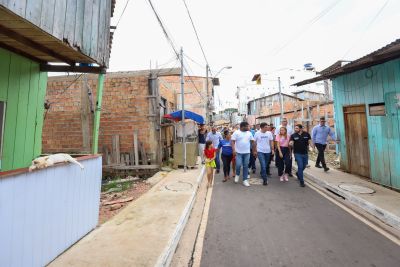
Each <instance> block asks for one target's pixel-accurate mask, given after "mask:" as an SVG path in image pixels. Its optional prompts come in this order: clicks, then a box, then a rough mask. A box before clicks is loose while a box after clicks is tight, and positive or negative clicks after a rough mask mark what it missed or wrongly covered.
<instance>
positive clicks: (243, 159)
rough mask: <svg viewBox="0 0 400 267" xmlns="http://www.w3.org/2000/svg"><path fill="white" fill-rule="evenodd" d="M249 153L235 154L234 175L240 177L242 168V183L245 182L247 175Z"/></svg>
mask: <svg viewBox="0 0 400 267" xmlns="http://www.w3.org/2000/svg"><path fill="white" fill-rule="evenodd" d="M249 160H250V153H246V154H240V153H236V175H238V176H240V168H241V167H243V181H246V180H247V176H248V175H249Z"/></svg>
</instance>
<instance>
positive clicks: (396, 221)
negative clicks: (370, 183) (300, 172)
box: [293, 166, 400, 230]
mask: <svg viewBox="0 0 400 267" xmlns="http://www.w3.org/2000/svg"><path fill="white" fill-rule="evenodd" d="M293 169H296V171H297V168H296V167H294V166H293ZM304 177H305V178H307V179H309V180H311V181H312V182H313V183H315V184H317V185H318V186H320V187H322V188H325V189H327V190H330V191H332V192H334V193H335V194H338V195H339V196H342V197H343V198H345V200H347V201H349V202H351V203H352V204H354V205H356V206H357V207H360V208H362V209H363V210H365V211H366V212H368V213H369V214H371V215H373V216H375V217H376V218H378V219H379V220H381V221H383V222H384V223H386V224H387V225H390V226H392V227H393V228H395V229H397V230H400V217H398V216H396V215H394V214H392V213H390V212H388V211H386V210H384V209H382V208H380V207H377V206H375V205H374V204H373V203H371V202H369V201H367V200H365V199H363V198H360V197H358V196H357V195H355V194H352V193H350V192H347V191H346V190H343V189H341V188H340V187H338V186H335V185H332V184H329V183H327V182H325V181H323V180H321V179H319V178H317V177H315V176H314V175H313V174H310V173H308V172H307V169H306V170H304Z"/></svg>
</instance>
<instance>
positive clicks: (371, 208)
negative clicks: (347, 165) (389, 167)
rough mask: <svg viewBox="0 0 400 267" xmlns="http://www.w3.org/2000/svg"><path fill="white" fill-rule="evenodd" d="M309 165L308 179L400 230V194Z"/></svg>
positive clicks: (313, 163)
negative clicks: (367, 189)
mask: <svg viewBox="0 0 400 267" xmlns="http://www.w3.org/2000/svg"><path fill="white" fill-rule="evenodd" d="M309 165H310V166H311V167H310V168H307V169H305V170H304V175H305V178H306V179H307V178H308V179H310V180H311V181H312V182H314V183H316V184H318V185H319V186H321V187H322V188H326V189H328V190H330V191H333V192H334V193H336V194H338V195H340V196H342V197H344V198H345V199H346V200H348V201H350V202H351V203H352V204H355V205H356V206H358V207H360V208H362V209H364V210H365V211H367V212H368V213H370V214H372V215H373V216H375V217H377V218H378V219H380V220H381V221H383V222H385V223H386V224H388V225H390V226H392V227H393V228H395V229H397V230H400V193H398V192H396V191H393V190H390V189H388V188H385V187H383V186H380V185H377V184H374V183H372V182H369V181H366V180H364V179H362V178H360V177H358V176H356V175H352V174H349V173H346V172H342V171H339V170H335V169H330V170H329V171H328V172H324V171H323V169H317V168H315V167H314V166H315V162H314V161H309ZM340 186H342V188H341V187H340ZM358 186H361V187H358ZM344 187H350V188H351V189H355V190H356V191H357V189H359V190H363V189H364V187H365V188H370V189H372V190H374V191H375V192H373V193H357V192H353V190H351V191H349V188H346V189H344Z"/></svg>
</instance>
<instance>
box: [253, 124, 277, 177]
mask: <svg viewBox="0 0 400 267" xmlns="http://www.w3.org/2000/svg"><path fill="white" fill-rule="evenodd" d="M267 129H268V125H267V124H266V123H265V122H263V123H261V125H260V131H258V132H256V134H255V135H254V145H255V147H256V149H253V151H254V152H253V153H254V156H255V157H256V156H257V157H258V160H259V161H260V165H261V177H262V179H263V185H268V173H269V162H270V158H271V155H273V154H274V136H273V135H272V133H271V132H270V131H267ZM256 151H257V152H256Z"/></svg>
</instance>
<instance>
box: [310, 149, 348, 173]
mask: <svg viewBox="0 0 400 267" xmlns="http://www.w3.org/2000/svg"><path fill="white" fill-rule="evenodd" d="M308 155H309V157H310V160H312V161H316V160H317V155H318V153H316V152H315V151H313V152H309V154H308ZM337 159H338V155H337V154H336V153H335V152H334V151H325V161H326V164H327V165H328V166H329V167H331V168H335V169H339V168H340V163H339V161H337Z"/></svg>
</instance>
